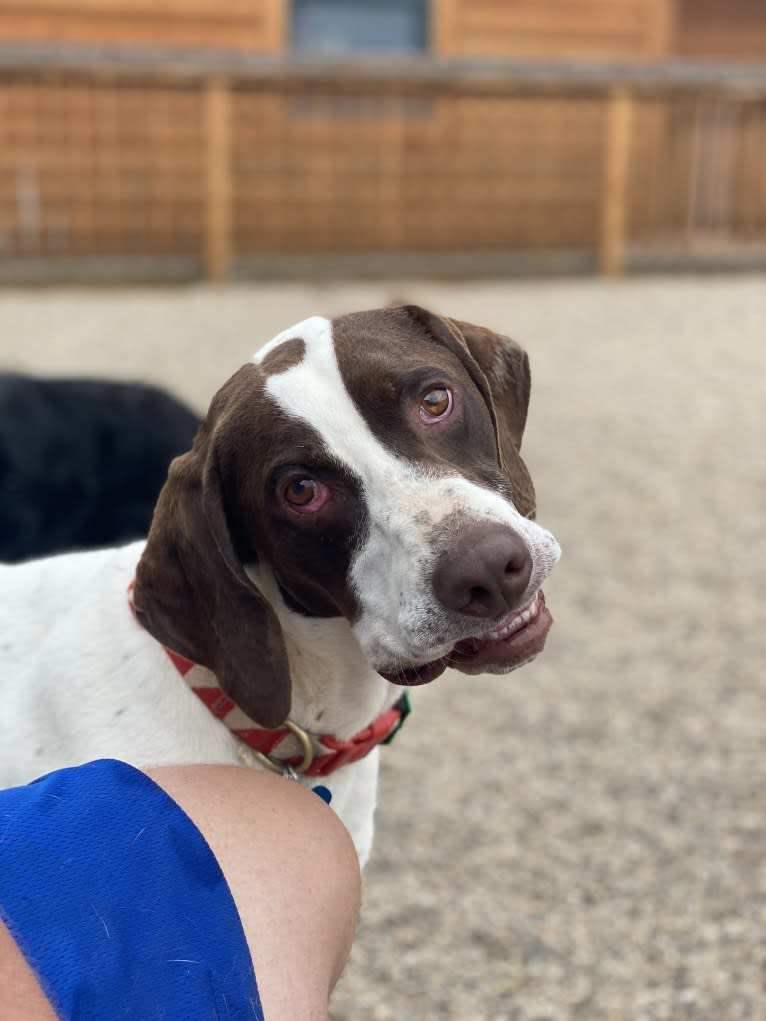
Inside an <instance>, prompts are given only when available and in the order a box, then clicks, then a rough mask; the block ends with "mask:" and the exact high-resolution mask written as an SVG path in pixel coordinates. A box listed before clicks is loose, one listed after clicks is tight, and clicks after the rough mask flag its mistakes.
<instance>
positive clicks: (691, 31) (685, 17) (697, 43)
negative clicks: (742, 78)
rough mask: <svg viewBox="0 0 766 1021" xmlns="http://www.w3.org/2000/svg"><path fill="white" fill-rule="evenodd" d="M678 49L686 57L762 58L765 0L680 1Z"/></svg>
mask: <svg viewBox="0 0 766 1021" xmlns="http://www.w3.org/2000/svg"><path fill="white" fill-rule="evenodd" d="M675 51H676V52H677V53H679V54H681V55H683V56H686V57H714V58H717V59H719V60H724V59H728V60H763V59H764V58H765V57H766V4H764V0H679V7H678V26H677V32H676V39H675Z"/></svg>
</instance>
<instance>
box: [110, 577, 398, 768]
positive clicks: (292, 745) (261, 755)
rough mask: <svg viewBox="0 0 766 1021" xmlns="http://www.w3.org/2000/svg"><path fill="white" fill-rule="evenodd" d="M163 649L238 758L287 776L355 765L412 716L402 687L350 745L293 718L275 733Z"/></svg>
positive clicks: (197, 669)
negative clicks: (228, 735) (235, 745)
mask: <svg viewBox="0 0 766 1021" xmlns="http://www.w3.org/2000/svg"><path fill="white" fill-rule="evenodd" d="M133 585H134V583H133V582H131V584H130V585H129V586H128V601H129V604H130V608H131V611H132V612H133V617H134V620H136V623H138V618H137V617H136V614H135V607H134V605H133ZM139 626H140V624H139ZM163 648H164V650H165V652H166V653H167V655H168V657H169V658H170V660H171V662H172V663H173V665H174V666H175V668H176V669H177V670H178V672H179V674H180V675H181V676H182V677H183V679H184V680H185V681H186V683H187V684H188V685H189V687H190V688H191V690H192V691H193V692H194V694H195V695H196V696H197V697H198V698H199V699H200V701H202V702H203V703H204V704H205V705H206V706H207V708H208V709H209V710H210V712H211V713H212V714H213V716H215V718H216V719H217V720H220V721H221V722H222V723H224V724H225V725H226V726H227V727H228V728H229V730H231V732H232V733H233V734H236V736H237V737H238V738H239V739H240V741H241V742H242V744H241V745H240V758H242V759H243V761H244V762H246V763H247V764H248V765H255V763H256V762H257V763H259V764H260V765H262V766H264V767H265V768H267V769H270V770H272V771H273V772H276V773H282V774H283V775H285V776H290V777H293V778H297V777H298V776H314V777H317V776H328V775H329V774H330V773H334V772H335V770H336V769H340V768H341V766H347V765H349V764H350V763H352V762H357V761H358V760H359V759H362V758H364V756H365V755H367V754H368V753H369V752H371V751H372V749H373V748H375V747H376V746H377V745H379V744H388V743H389V742H390V741H391V740H392V739H393V737H394V735H395V734H396V733H397V731H398V730H399V729H400V727H401V726H402V724H403V723H404V721H405V719H406V718H407V716H408V715H409V712H410V699H409V691H408V690H407V689H406V688H404V689H403V691H402V695H401V697H400V698H399V699H398V700H397V701H396V703H395V704H394V705H393V706H392V707H391V708H390V709H387V710H386V712H384V713H381V715H380V716H378V717H376V718H375V719H374V720H373V721H372V722H371V723H370V724H368V725H367V726H366V727H365V728H364V729H363V730H360V731H359V733H358V734H355V735H354V736H353V737H351V738H349V739H348V740H347V741H339V740H338V739H337V738H335V737H333V736H332V735H331V734H310V733H309V732H308V731H305V730H304V729H303V728H302V727H299V726H298V725H297V724H296V723H293V722H292V720H286V721H285V723H284V724H283V725H282V726H281V727H278V728H277V729H276V730H266V728H265V727H259V726H258V724H257V723H256V722H255V721H254V720H251V719H250V717H249V716H247V715H246V714H245V713H244V712H243V711H242V710H241V709H240V708H239V706H238V705H237V704H236V703H235V702H234V701H233V700H232V699H231V698H229V696H228V695H227V694H226V693H225V692H224V691H223V690H222V688H221V687H220V686H219V684H218V682H217V681H216V679H215V675H214V674H213V673H212V672H211V671H210V670H207V669H205V668H204V667H202V666H200V665H199V664H198V663H195V662H194V661H193V660H190V659H187V658H186V657H185V656H181V655H179V654H178V653H177V652H174V651H173V650H172V649H169V648H168V647H167V646H163ZM296 743H297V747H298V749H299V751H298V752H297V754H296V750H295V749H296Z"/></svg>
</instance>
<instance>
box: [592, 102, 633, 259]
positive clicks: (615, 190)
mask: <svg viewBox="0 0 766 1021" xmlns="http://www.w3.org/2000/svg"><path fill="white" fill-rule="evenodd" d="M632 119H633V99H632V96H631V94H630V92H629V90H628V89H627V88H617V89H613V90H612V91H611V92H610V93H609V96H608V99H607V109H606V132H605V139H604V169H603V176H602V182H601V230H600V236H599V247H598V267H599V270H600V272H601V273H603V274H606V275H607V276H620V274H621V273H622V272H623V270H624V267H625V242H626V233H627V201H628V168H629V162H630V141H631V125H632Z"/></svg>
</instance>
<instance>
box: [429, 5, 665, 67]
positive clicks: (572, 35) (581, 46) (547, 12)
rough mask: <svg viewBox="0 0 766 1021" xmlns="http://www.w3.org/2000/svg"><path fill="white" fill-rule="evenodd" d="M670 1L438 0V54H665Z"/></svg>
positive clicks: (436, 18) (615, 57)
mask: <svg viewBox="0 0 766 1021" xmlns="http://www.w3.org/2000/svg"><path fill="white" fill-rule="evenodd" d="M673 2H674V0H576V2H573V0H545V2H542V0H437V2H436V5H435V8H434V17H435V25H434V33H435V34H434V43H435V49H436V52H438V53H441V54H461V55H465V56H477V57H501V56H505V57H508V56H514V57H528V58H530V59H537V58H551V57H580V58H594V57H595V58H611V59H626V58H627V59H632V58H640V57H644V58H646V57H654V56H660V55H662V54H665V53H666V52H667V50H668V45H669V41H670V33H671V27H672V21H673V14H672V11H673V6H672V5H673Z"/></svg>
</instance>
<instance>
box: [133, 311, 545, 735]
mask: <svg viewBox="0 0 766 1021" xmlns="http://www.w3.org/2000/svg"><path fill="white" fill-rule="evenodd" d="M529 388H530V376H529V366H528V361H527V356H526V354H525V353H524V352H523V351H522V350H521V348H520V347H519V346H518V345H517V344H516V343H514V342H513V341H511V340H509V339H508V338H506V337H501V336H498V335H497V334H494V333H492V332H490V331H489V330H485V329H482V328H481V327H477V326H472V325H470V324H468V323H462V322H457V321H455V320H450V319H444V318H441V317H439V316H436V315H434V314H432V313H429V312H426V311H424V310H423V309H420V308H417V307H415V306H407V307H404V308H398V309H382V310H377V311H371V312H360V313H355V314H353V315H348V316H343V317H341V318H339V319H336V320H334V321H332V322H331V321H329V320H327V319H322V318H319V317H315V318H313V319H308V320H306V321H305V322H303V323H301V324H299V325H298V326H296V327H294V328H292V329H291V330H288V331H286V332H285V333H283V334H280V335H279V336H278V337H276V338H275V339H274V340H273V341H271V343H269V344H267V345H266V347H265V348H263V349H262V350H261V351H260V352H259V354H258V355H257V356H256V357H255V358H254V359H253V361H252V362H251V363H250V364H248V365H245V366H244V367H243V368H242V369H240V370H239V372H237V373H236V374H235V375H234V376H233V377H232V378H231V379H230V380H229V381H228V383H226V384H225V385H224V386H223V388H222V389H221V390H220V391H219V392H218V393H217V394H216V396H215V397H214V398H213V401H212V403H211V406H210V410H209V412H208V415H207V417H206V419H205V422H204V423H203V425H202V427H201V428H200V431H199V433H198V435H197V438H196V440H195V442H194V446H193V448H192V450H191V451H190V452H189V453H188V454H185V455H184V456H182V457H180V458H177V459H176V460H175V461H174V462H173V464H172V465H171V469H170V474H169V478H168V481H167V484H166V486H165V488H164V490H163V492H162V494H161V496H160V499H159V502H158V505H157V509H156V512H155V516H154V521H153V523H152V528H151V531H150V534H149V539H148V542H147V546H146V550H145V552H144V555H143V557H142V559H141V562H140V564H139V568H138V574H137V580H136V591H135V603H136V609H137V612H138V614H139V617H140V619H141V620H142V622H143V623H144V625H145V626H146V627H147V629H148V630H149V631H150V632H151V633H152V634H153V635H154V636H155V637H156V638H158V639H159V640H160V641H162V642H163V643H165V644H166V645H168V646H170V647H171V648H173V649H175V650H176V651H178V652H180V653H182V654H183V655H185V656H188V657H189V658H190V659H193V660H195V661H196V662H199V663H202V664H203V665H205V666H207V667H209V668H210V669H211V670H213V671H214V672H215V674H216V675H217V678H218V681H219V683H220V685H221V687H222V688H223V689H224V691H226V692H227V694H229V696H230V697H231V698H233V699H234V700H235V701H236V702H237V703H238V704H239V705H240V707H241V708H242V709H243V710H244V711H245V712H246V713H247V714H248V715H249V716H251V717H252V718H253V719H255V720H257V721H258V722H259V723H261V724H263V725H264V726H269V727H271V726H276V725H278V724H280V723H281V722H282V721H283V720H284V719H285V718H286V717H287V715H288V713H289V710H290V674H289V668H288V663H287V654H286V650H285V645H284V641H283V637H282V630H281V626H280V623H279V620H278V616H277V612H275V608H274V605H273V604H274V603H275V601H276V602H278V603H279V606H278V607H277V609H278V611H279V613H280V614H282V616H283V617H284V614H286V613H297V614H302V615H307V616H311V617H317V618H327V617H338V616H341V617H345V618H346V619H347V620H348V621H349V623H350V625H351V628H352V630H353V632H354V634H355V635H356V638H357V639H358V641H359V644H360V646H361V648H362V650H363V652H364V653H365V655H366V657H367V659H368V660H369V662H370V664H371V665H372V667H373V668H374V669H375V670H377V671H378V672H379V673H381V674H382V675H383V676H384V677H387V678H388V679H389V680H392V681H397V682H399V683H403V684H417V683H424V682H426V681H429V680H432V679H433V678H434V677H435V676H437V675H438V674H439V673H441V672H442V670H443V669H444V668H445V666H447V665H453V666H456V667H457V668H458V669H461V670H463V671H465V672H468V673H471V672H474V673H475V672H480V671H493V672H503V671H506V670H511V669H513V668H515V667H516V666H519V665H520V664H521V663H523V662H526V661H527V660H528V659H530V658H532V657H533V656H534V655H536V653H537V652H539V651H540V649H542V646H543V643H544V641H545V636H546V633H547V630H548V627H549V626H550V616H549V615H548V613H547V610H545V606H544V601H543V599H542V594H541V593H540V591H539V590H540V585H541V583H542V581H543V580H544V579H545V577H547V575H548V574H549V573H550V571H551V569H552V568H553V566H554V564H555V562H556V560H557V558H558V555H559V550H558V546H557V544H556V541H555V539H554V538H553V537H552V536H551V535H550V533H548V532H546V531H545V530H544V529H542V528H541V527H540V526H539V525H537V524H536V523H535V522H534V521H533V520H532V517H533V516H534V509H535V499H534V488H533V486H532V481H531V479H530V477H529V473H528V472H527V469H526V467H525V465H524V463H523V461H522V459H521V455H520V453H519V447H520V444H521V437H522V433H523V431H524V425H525V422H526V415H527V406H528V403H529ZM266 589H269V590H270V600H267V599H266V598H265V596H264V594H263V591H262V590H264V591H265V590H266Z"/></svg>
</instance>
